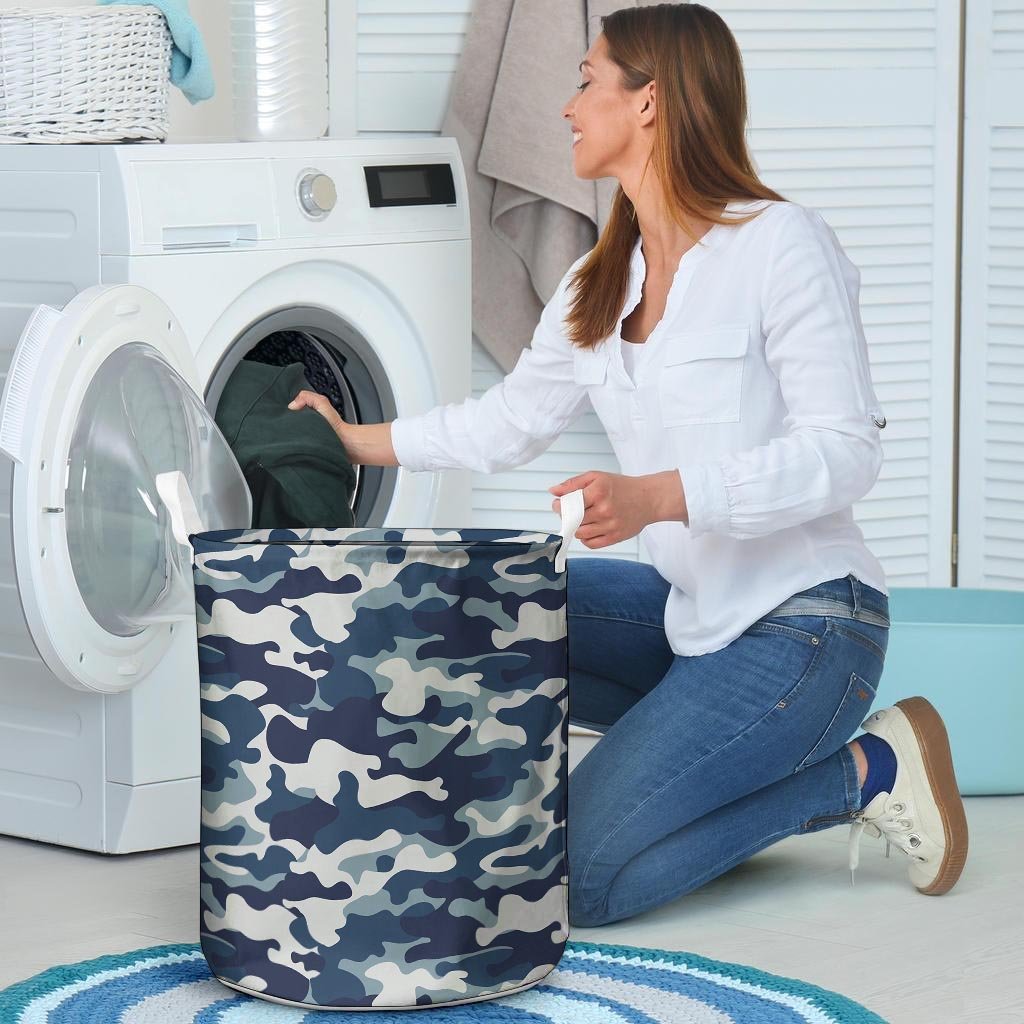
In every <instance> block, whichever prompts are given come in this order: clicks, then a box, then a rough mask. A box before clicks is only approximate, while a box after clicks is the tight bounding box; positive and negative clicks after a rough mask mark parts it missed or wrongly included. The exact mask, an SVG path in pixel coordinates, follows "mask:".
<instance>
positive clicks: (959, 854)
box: [896, 697, 968, 896]
mask: <svg viewBox="0 0 1024 1024" xmlns="http://www.w3.org/2000/svg"><path fill="white" fill-rule="evenodd" d="M896 706H897V707H898V708H899V709H900V710H901V711H902V712H903V714H904V715H906V717H907V720H908V721H909V722H910V725H911V728H912V729H913V730H914V735H915V736H916V737H917V742H918V743H919V744H920V748H921V756H922V759H923V760H924V768H925V772H926V774H927V776H928V784H929V785H930V786H931V789H932V793H933V794H934V796H935V803H936V805H937V806H938V809H939V816H940V817H941V819H942V829H943V831H944V832H945V838H946V849H945V853H944V855H943V858H942V863H941V864H940V865H939V871H938V874H937V875H936V876H935V880H934V881H933V882H932V883H931V884H930V885H928V886H927V887H926V888H924V889H918V892H922V893H924V894H925V895H926V896H941V895H942V894H943V893H946V892H949V890H950V889H952V888H953V886H954V885H956V882H957V879H959V877H960V873H961V872H962V871H963V869H964V864H965V863H966V861H967V845H968V838H967V815H966V814H965V813H964V804H963V800H962V799H961V798H960V787H959V786H958V785H957V782H956V775H955V774H954V772H953V755H952V752H951V751H950V749H949V736H948V734H947V733H946V726H945V725H944V724H943V722H942V718H941V716H940V715H939V713H938V711H936V710H935V708H934V707H933V706H932V705H931V703H930V702H929V701H927V700H926V699H925V698H924V697H907V698H905V699H904V700H898V701H896Z"/></svg>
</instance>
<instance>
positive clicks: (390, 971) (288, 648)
mask: <svg viewBox="0 0 1024 1024" xmlns="http://www.w3.org/2000/svg"><path fill="white" fill-rule="evenodd" d="M189 539H190V542H191V543H192V545H193V551H194V563H193V570H194V582H195V596H196V620H197V636H198V648H199V679H200V705H201V713H202V821H201V836H200V904H201V908H200V909H201V915H200V916H201V922H200V939H201V947H202V951H203V954H204V956H205V957H206V960H207V961H208V963H209V965H210V968H211V970H212V972H213V973H214V975H215V976H216V977H218V978H219V979H220V980H221V981H222V982H224V983H225V984H227V985H230V986H232V987H235V988H238V989H239V990H241V991H244V992H247V993H250V994H252V995H259V996H262V997H264V998H270V999H273V1000H283V1001H286V1002H289V1003H295V1004H299V1005H301V1006H308V1007H311V1008H316V1009H357V1008H371V1007H372V1008H380V1009H386V1008H393V1009H402V1008H414V1007H431V1006H439V1005H444V1004H452V1003H459V1002H467V1001H473V1000H479V999H487V998H491V997H493V996H497V995H501V994H507V993H510V992H512V991H515V990H518V989H522V988H525V987H528V986H530V985H533V984H535V983H536V982H538V981H540V980H541V979H542V978H544V977H545V976H546V975H547V974H549V973H550V972H551V971H552V970H553V969H554V968H555V966H556V965H557V964H558V961H559V959H560V958H561V956H562V952H563V950H564V948H565V944H566V941H567V939H568V937H569V918H568V876H567V859H566V848H565V842H566V838H565V836H566V827H565V822H566V812H567V806H566V804H567V785H566V780H567V777H568V760H567V740H568V718H567V714H566V711H567V700H568V680H567V675H568V660H567V659H568V654H567V644H566V575H567V574H566V572H565V571H563V572H556V570H555V555H556V553H557V551H558V548H559V546H560V545H561V543H562V538H561V537H560V536H559V535H558V534H549V533H522V532H510V531H503V530H487V529H463V530H450V529H424V528H416V529H403V528H387V527H382V528H376V529H371V528H360V527H355V528H346V529H324V528H313V529H301V530H287V529H246V530H217V531H209V532H204V533H196V534H192V535H191V536H190V538H189Z"/></svg>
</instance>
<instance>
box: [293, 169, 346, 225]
mask: <svg viewBox="0 0 1024 1024" xmlns="http://www.w3.org/2000/svg"><path fill="white" fill-rule="evenodd" d="M337 201H338V190H337V188H335V186H334V180H333V179H332V178H331V176H330V175H329V174H322V173H321V172H320V171H307V172H306V173H305V174H304V175H303V176H302V177H301V178H300V179H299V205H300V206H301V207H302V209H303V210H305V212H306V213H307V214H309V216H310V217H316V218H318V219H319V218H322V217H326V216H327V215H328V214H329V213H330V212H331V210H333V209H334V205H335V203H337Z"/></svg>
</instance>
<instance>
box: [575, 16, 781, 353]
mask: <svg viewBox="0 0 1024 1024" xmlns="http://www.w3.org/2000/svg"><path fill="white" fill-rule="evenodd" d="M601 29H602V32H603V33H604V37H605V41H606V43H607V45H608V55H609V57H610V59H611V60H612V61H613V62H614V63H615V64H617V65H618V67H619V71H620V78H621V82H622V86H623V88H624V89H627V90H631V91H632V90H637V89H641V88H643V87H644V86H645V85H646V84H647V83H648V82H650V81H651V80H652V79H653V80H654V81H655V82H656V83H657V88H658V116H657V118H656V119H655V133H654V143H653V145H652V147H651V153H650V156H649V157H648V160H647V163H646V164H645V165H644V172H643V174H642V175H641V179H640V180H641V186H642V184H643V177H644V175H646V173H647V168H648V167H649V166H650V165H651V164H652V163H653V166H654V170H655V173H656V174H657V176H658V180H659V181H660V182H661V183H662V186H663V188H664V191H665V204H666V207H667V209H668V211H669V213H670V215H671V216H672V219H673V220H674V221H675V222H676V223H677V224H678V225H679V226H680V227H681V228H682V229H683V230H684V232H685V231H686V230H687V229H686V224H685V220H684V215H685V216H690V217H696V218H703V219H705V220H710V221H713V222H714V223H716V224H746V223H747V222H748V221H750V220H753V219H754V218H755V217H757V216H759V215H760V211H757V212H755V213H753V214H751V215H749V216H746V217H729V218H723V217H722V216H721V215H720V212H719V211H720V210H721V209H722V207H723V206H724V205H725V204H726V203H727V202H732V201H734V200H742V199H751V200H754V199H774V200H783V201H784V197H783V196H781V195H779V193H778V192H775V191H773V190H772V189H770V188H768V187H767V186H766V185H764V184H762V182H761V181H760V179H759V178H758V177H757V174H756V172H755V171H754V168H753V165H752V162H751V160H750V154H749V153H748V151H747V144H746V137H745V134H744V129H745V125H746V121H747V93H746V85H745V83H744V78H743V60H742V58H741V56H740V50H739V47H738V46H737V45H736V40H735V38H734V37H733V34H732V32H731V31H730V30H729V27H728V25H726V23H725V22H724V21H723V20H722V19H721V17H719V15H718V14H716V13H715V12H714V11H712V10H711V9H710V8H707V7H704V6H703V5H701V4H697V3H672V4H654V5H653V6H650V7H626V8H623V9H622V10H618V11H614V12H613V13H611V14H608V15H605V16H604V17H603V18H602V19H601ZM687 233H688V232H687ZM639 235H640V228H639V225H638V224H637V222H636V211H635V209H634V208H633V203H632V202H631V200H630V199H629V197H628V196H627V195H626V194H625V192H623V191H622V187H621V186H619V188H618V189H616V192H615V196H614V198H613V200H612V206H611V211H610V214H609V217H608V221H607V223H606V224H605V226H604V230H603V231H602V232H601V236H600V238H599V239H598V241H597V245H596V246H595V247H594V249H593V250H592V251H591V252H590V254H589V256H588V257H587V259H586V260H584V262H583V263H582V264H581V265H580V267H579V268H578V269H577V270H576V272H575V273H574V274H573V276H572V278H571V280H570V282H569V288H570V293H572V291H573V290H574V291H575V295H574V297H573V298H572V300H571V303H570V306H569V309H568V311H567V313H566V317H565V320H566V334H567V337H568V338H569V339H570V341H572V342H573V343H574V344H575V345H577V346H578V347H580V348H594V347H595V346H596V345H597V343H598V342H599V341H601V340H602V339H603V338H606V337H608V335H610V334H611V333H612V332H613V331H614V330H615V328H616V325H617V323H618V319H619V314H620V313H621V312H622V309H623V306H624V305H625V302H626V292H627V289H628V287H629V264H630V258H631V256H632V253H633V248H634V246H635V244H636V240H637V238H638V237H639ZM690 237H691V238H692V237H693V236H692V235H691V236H690ZM694 242H695V243H697V244H701V243H699V242H698V241H697V239H694Z"/></svg>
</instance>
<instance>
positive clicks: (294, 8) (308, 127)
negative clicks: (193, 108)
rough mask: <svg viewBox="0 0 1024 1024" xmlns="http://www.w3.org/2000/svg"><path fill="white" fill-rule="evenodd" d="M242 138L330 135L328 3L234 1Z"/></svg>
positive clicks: (234, 51)
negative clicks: (328, 130)
mask: <svg viewBox="0 0 1024 1024" xmlns="http://www.w3.org/2000/svg"><path fill="white" fill-rule="evenodd" d="M231 50H232V58H233V62H234V72H233V83H234V111H235V131H236V133H237V135H238V137H239V139H243V140H258V139H318V138H320V137H321V136H323V135H325V134H326V133H327V114H328V111H327V4H326V0H231Z"/></svg>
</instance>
